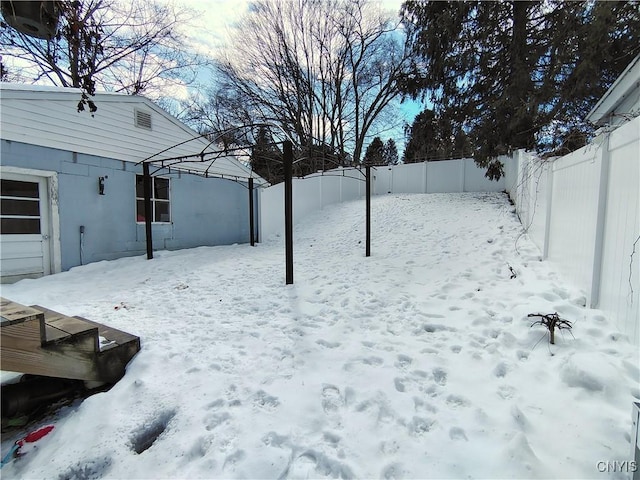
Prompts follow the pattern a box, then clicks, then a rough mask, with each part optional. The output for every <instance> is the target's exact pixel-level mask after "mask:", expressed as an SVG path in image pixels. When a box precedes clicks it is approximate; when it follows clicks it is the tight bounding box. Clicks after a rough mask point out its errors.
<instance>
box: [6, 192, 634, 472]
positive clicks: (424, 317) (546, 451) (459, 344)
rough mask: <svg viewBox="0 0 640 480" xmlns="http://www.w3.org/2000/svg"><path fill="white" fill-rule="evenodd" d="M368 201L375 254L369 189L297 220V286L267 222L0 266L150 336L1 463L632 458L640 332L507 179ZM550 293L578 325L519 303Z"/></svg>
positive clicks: (511, 463) (196, 464) (391, 468)
mask: <svg viewBox="0 0 640 480" xmlns="http://www.w3.org/2000/svg"><path fill="white" fill-rule="evenodd" d="M372 219H373V224H372V256H371V257H369V258H366V257H365V256H364V228H365V227H364V202H363V201H355V202H348V203H344V204H340V205H334V206H330V207H326V208H325V209H324V210H322V211H321V212H318V213H316V214H314V215H311V216H309V217H308V218H306V219H304V220H302V221H301V222H300V224H299V225H297V226H296V228H295V235H294V262H295V284H294V285H290V286H285V285H284V283H285V282H284V247H283V243H284V241H283V238H281V237H274V238H270V239H267V240H266V241H265V242H264V243H261V244H259V245H258V246H256V247H250V246H248V245H232V246H223V247H201V248H195V249H190V250H182V251H173V252H169V251H162V252H157V253H156V255H155V257H156V258H154V260H152V261H147V260H146V259H145V258H144V257H135V258H126V259H120V260H115V261H110V262H99V263H94V264H90V265H86V266H83V267H78V268H74V269H72V270H71V271H69V272H65V273H61V274H57V275H52V276H49V277H45V278H41V279H38V280H23V281H21V282H19V283H16V284H14V285H7V286H3V288H2V295H3V296H5V297H8V298H10V299H12V300H14V301H17V302H20V303H23V304H28V305H31V304H39V305H43V306H46V307H48V308H51V309H53V310H57V311H60V312H62V313H66V314H68V315H80V316H82V317H86V318H89V319H92V320H95V321H98V322H102V323H106V324H108V325H111V326H113V327H115V328H118V329H121V330H125V331H128V332H130V333H133V334H135V335H139V336H140V337H141V341H142V350H141V351H140V353H139V354H138V355H137V356H136V357H135V358H134V359H133V360H132V362H131V363H130V364H129V366H128V368H127V373H126V375H125V377H124V378H123V379H122V380H120V382H118V383H117V384H116V385H115V386H114V387H113V388H112V389H111V390H109V391H107V392H104V393H99V394H96V395H93V396H91V397H89V398H87V399H86V400H85V401H84V402H82V403H81V404H79V405H75V406H73V407H66V408H63V409H62V410H61V411H60V412H59V413H58V415H57V416H56V417H55V418H53V419H49V420H48V421H49V422H53V423H54V424H55V426H56V428H55V430H54V431H53V432H51V434H49V435H48V436H47V437H45V438H43V439H42V440H41V441H40V442H38V445H37V448H35V449H34V450H32V451H31V452H30V453H29V454H28V455H26V456H24V457H22V458H20V459H18V460H16V461H14V462H13V463H11V464H9V465H7V466H5V467H4V468H3V469H2V475H3V477H4V476H6V478H153V479H157V478H341V477H342V478H389V479H391V478H465V477H466V478H599V479H601V478H626V477H625V476H626V475H627V474H626V473H624V472H622V473H621V472H620V471H619V470H618V472H613V471H609V472H608V473H607V472H605V473H603V472H601V471H600V470H601V468H599V466H600V467H602V465H603V464H598V462H611V465H615V464H614V463H613V462H623V461H625V460H630V454H631V445H630V434H631V404H632V401H633V399H634V396H635V398H636V399H637V398H640V388H639V387H638V385H639V380H640V368H639V366H638V365H639V364H638V351H637V348H635V347H634V346H632V345H630V344H629V342H628V340H627V338H626V337H625V336H624V335H623V334H621V333H620V332H619V331H618V330H617V329H616V328H615V326H614V323H613V321H612V320H611V319H609V318H607V317H606V315H605V314H604V313H603V312H600V311H598V310H590V309H588V308H586V307H585V305H584V304H585V296H584V293H583V292H580V291H578V290H577V289H575V288H574V287H572V286H571V285H570V284H568V283H567V282H566V281H565V280H564V279H563V278H562V276H561V275H560V274H559V273H558V272H557V271H556V270H554V268H553V265H551V264H549V263H548V262H545V261H541V260H540V253H539V251H538V250H537V248H536V247H535V245H534V244H533V243H532V242H531V241H530V240H529V238H528V236H527V235H526V234H524V233H523V232H522V227H521V225H520V224H519V222H518V220H517V217H516V216H515V214H514V211H513V207H512V206H511V205H510V204H509V202H508V201H507V198H506V196H505V195H503V194H477V193H475V194H471V193H467V194H429V195H389V196H380V197H374V198H373V200H372ZM511 269H512V270H513V272H515V274H516V276H515V278H511V277H512V270H511ZM553 312H558V314H559V315H560V317H561V318H563V319H566V320H569V321H571V322H572V323H573V329H572V331H571V332H569V331H567V330H563V331H561V332H556V344H555V345H549V343H548V337H547V336H546V335H545V330H544V328H543V327H540V326H534V327H531V324H532V323H533V321H535V319H532V318H528V317H527V315H528V314H530V313H547V314H549V313H553ZM34 428H36V427H34ZM15 438H16V437H15V435H14V436H13V437H11V438H7V437H3V442H2V451H3V453H4V452H6V451H7V450H8V449H9V448H10V446H11V444H12V443H13V441H14V440H15ZM137 452H140V453H137ZM610 470H612V469H610Z"/></svg>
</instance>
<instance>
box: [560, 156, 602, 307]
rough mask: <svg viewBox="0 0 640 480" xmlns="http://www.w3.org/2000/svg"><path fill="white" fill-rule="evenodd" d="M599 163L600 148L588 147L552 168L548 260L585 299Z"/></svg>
mask: <svg viewBox="0 0 640 480" xmlns="http://www.w3.org/2000/svg"><path fill="white" fill-rule="evenodd" d="M601 164H602V148H601V146H600V145H599V144H591V145H587V146H586V147H583V148H581V149H580V150H576V151H575V152H573V153H571V154H569V155H567V156H565V157H562V158H560V159H558V160H556V161H555V163H554V165H553V194H552V198H551V201H552V205H553V207H552V212H551V218H550V232H549V233H550V235H549V257H548V258H549V260H551V261H552V262H554V263H555V264H556V265H558V266H559V267H560V269H561V270H562V271H563V273H564V274H565V275H566V276H567V277H568V278H569V279H570V280H572V281H573V282H574V283H575V284H576V285H577V286H578V287H580V288H583V289H584V290H585V291H586V292H587V296H588V297H590V295H591V293H590V292H591V290H592V279H593V265H594V253H595V245H596V227H597V216H598V196H599V188H600V176H601ZM589 301H591V298H589Z"/></svg>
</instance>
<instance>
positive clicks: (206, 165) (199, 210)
mask: <svg viewBox="0 0 640 480" xmlns="http://www.w3.org/2000/svg"><path fill="white" fill-rule="evenodd" d="M80 95H81V94H80V91H79V90H77V89H68V88H57V87H40V86H31V85H11V84H1V85H0V142H1V143H0V180H1V187H2V188H1V192H0V201H1V207H2V208H1V212H0V217H1V218H0V220H1V228H0V276H1V280H2V282H3V283H4V282H12V281H16V280H19V279H21V278H34V277H38V276H42V275H47V274H50V273H56V272H60V271H64V270H68V269H69V268H71V267H74V266H77V265H81V264H86V263H90V262H96V261H100V260H111V259H115V258H120V257H124V256H130V255H141V254H143V253H144V252H145V251H146V236H145V209H144V195H143V182H142V173H143V168H142V165H141V163H140V162H142V161H143V160H145V159H149V158H150V157H152V159H153V160H154V161H155V164H151V165H150V171H151V173H152V185H151V186H152V190H151V205H152V209H151V216H152V222H153V223H152V232H153V245H154V248H156V249H160V250H162V249H180V248H190V247H196V246H203V245H226V244H232V243H246V242H249V238H250V232H249V225H250V222H249V193H248V192H249V190H248V188H247V184H248V179H249V178H254V179H255V180H254V182H255V185H256V186H258V185H261V184H264V180H263V179H261V178H260V177H257V176H255V175H253V174H252V172H251V170H250V169H249V168H248V167H247V166H246V165H244V164H243V163H242V162H240V161H239V160H238V159H237V158H235V157H230V156H224V155H223V156H220V158H215V157H211V156H210V157H209V160H206V158H207V157H206V155H205V156H203V157H202V158H203V159H204V160H205V161H204V162H198V161H195V160H199V159H200V157H195V158H194V157H192V156H193V155H194V154H200V153H201V152H205V153H210V152H212V151H215V150H216V149H217V146H216V145H215V144H212V143H211V142H210V141H209V140H208V139H206V138H203V137H201V136H200V135H198V134H197V133H196V132H195V131H193V130H191V129H190V128H188V127H187V126H186V125H184V124H182V123H181V122H180V121H178V120H177V119H175V118H173V117H172V116H171V115H169V114H168V113H166V112H165V111H163V110H162V109H160V108H159V107H158V106H156V105H155V104H154V103H153V102H151V101H150V100H148V99H146V98H144V97H140V96H128V95H122V94H113V93H99V94H96V96H95V97H94V98H93V100H94V102H95V103H96V105H97V106H98V110H97V111H96V112H95V113H94V114H93V115H92V114H90V113H89V112H87V111H84V112H78V111H77V104H78V101H79V100H80ZM180 156H185V157H189V158H191V159H192V161H189V162H187V163H175V162H171V166H170V168H166V167H167V165H168V164H167V163H166V162H165V163H164V164H162V163H161V161H162V160H163V159H169V158H175V157H180ZM163 167H164V168H163ZM194 173H196V174H195V175H194ZM197 174H200V175H197ZM258 197H259V196H258V195H257V194H255V193H254V202H256V203H257V201H258ZM255 211H259V209H258V208H256V209H255ZM257 220H258V219H257V218H256V219H255V222H254V223H255V224H257Z"/></svg>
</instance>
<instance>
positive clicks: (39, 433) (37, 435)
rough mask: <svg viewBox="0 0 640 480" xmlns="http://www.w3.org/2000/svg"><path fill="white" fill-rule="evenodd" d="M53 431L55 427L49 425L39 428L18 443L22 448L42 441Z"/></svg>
mask: <svg viewBox="0 0 640 480" xmlns="http://www.w3.org/2000/svg"><path fill="white" fill-rule="evenodd" d="M51 430H53V425H47V426H46V427H42V428H39V429H38V430H36V431H34V432H31V433H30V434H29V435H27V436H26V437H24V438H23V439H21V440H18V441H17V442H16V443H17V444H18V445H20V446H22V445H24V444H25V442H26V443H33V442H37V441H38V440H40V439H41V438H42V437H44V436H45V435H47V434H48V433H49V432H50V431H51Z"/></svg>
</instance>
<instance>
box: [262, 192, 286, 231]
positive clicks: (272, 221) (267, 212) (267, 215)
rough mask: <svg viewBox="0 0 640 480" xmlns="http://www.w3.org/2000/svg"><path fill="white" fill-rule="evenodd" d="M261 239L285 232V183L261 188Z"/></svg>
mask: <svg viewBox="0 0 640 480" xmlns="http://www.w3.org/2000/svg"><path fill="white" fill-rule="evenodd" d="M259 208H260V221H259V225H260V234H259V238H260V241H261V242H262V241H264V240H265V239H267V238H269V237H271V236H273V235H276V234H278V235H282V234H283V232H284V183H278V184H276V185H272V186H271V187H269V188H264V189H261V190H260V203H259Z"/></svg>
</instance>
